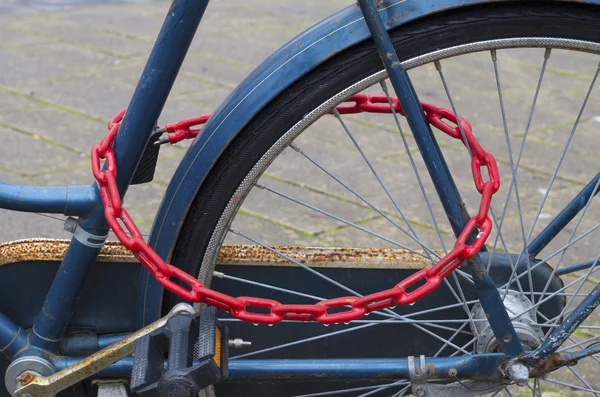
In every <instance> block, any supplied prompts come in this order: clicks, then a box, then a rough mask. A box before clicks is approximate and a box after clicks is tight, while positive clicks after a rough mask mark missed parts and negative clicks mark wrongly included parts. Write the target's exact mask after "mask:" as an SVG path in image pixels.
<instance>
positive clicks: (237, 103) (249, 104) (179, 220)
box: [138, 0, 600, 326]
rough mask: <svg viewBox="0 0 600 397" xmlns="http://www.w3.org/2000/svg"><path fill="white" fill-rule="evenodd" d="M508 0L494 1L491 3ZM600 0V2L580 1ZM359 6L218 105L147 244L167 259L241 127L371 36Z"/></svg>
mask: <svg viewBox="0 0 600 397" xmlns="http://www.w3.org/2000/svg"><path fill="white" fill-rule="evenodd" d="M507 1H508V0H493V2H495V3H499V2H507ZM490 2H492V1H481V0H384V1H383V4H382V6H381V7H380V11H379V12H380V14H381V16H382V18H383V20H384V21H385V26H386V29H388V30H390V29H393V28H395V27H398V26H400V25H402V24H405V23H407V22H409V21H412V20H415V19H418V18H423V17H425V16H428V15H431V14H434V13H439V12H442V11H447V10H451V9H454V8H457V7H468V6H472V5H476V4H484V3H490ZM578 2H579V3H586V4H599V3H600V0H590V1H578ZM370 36H371V35H370V33H369V30H368V27H367V25H366V23H365V21H364V18H363V16H362V14H361V12H360V9H359V7H358V5H356V4H355V5H352V6H349V7H347V8H345V9H343V10H341V11H339V12H338V13H336V14H333V15H332V16H330V17H328V18H326V19H325V20H323V21H321V22H319V23H318V24H316V25H314V26H313V27H311V28H309V29H308V30H306V31H304V32H303V33H301V34H300V35H298V36H297V37H295V38H294V39H292V40H291V41H289V42H288V43H287V44H285V45H284V46H283V47H281V48H280V49H279V50H278V51H276V52H275V53H274V54H273V55H271V56H270V57H269V58H267V59H266V60H265V61H264V62H263V63H262V64H261V65H260V66H258V67H257V68H256V69H255V70H254V71H253V72H252V73H251V74H250V75H249V76H248V77H247V78H246V79H245V80H244V81H243V82H242V83H241V84H240V85H239V86H238V87H237V88H236V89H235V90H234V91H233V92H232V93H231V94H230V95H229V97H228V98H227V99H226V100H225V101H224V102H223V103H222V104H221V106H220V107H219V108H218V110H217V111H216V112H215V113H214V114H213V115H212V116H211V118H210V120H209V121H208V123H207V124H206V125H205V126H204V128H203V130H202V134H200V135H199V136H198V137H197V138H196V139H195V140H194V142H193V143H192V145H191V146H190V148H189V150H188V151H187V153H186V154H185V156H184V158H183V160H182V161H181V163H180V165H179V167H178V168H177V171H176V172H175V174H174V176H173V179H172V180H171V182H170V184H169V186H168V188H167V191H166V193H165V196H164V198H163V201H162V204H161V206H160V209H159V211H158V214H157V217H156V220H155V222H154V226H153V228H152V233H151V237H150V244H151V245H152V246H153V247H154V248H155V250H156V251H157V252H158V254H159V255H160V256H161V257H163V258H166V259H169V258H170V257H171V254H172V249H173V247H174V245H175V241H176V240H177V235H178V233H179V230H180V228H181V226H182V224H183V221H184V219H185V217H186V214H187V212H188V209H189V207H190V205H191V203H192V201H193V199H194V197H195V195H196V192H197V191H198V189H199V187H200V184H201V183H202V181H203V180H204V178H205V177H206V176H207V174H208V173H209V171H210V169H211V167H212V165H213V164H214V163H215V162H216V161H217V159H218V158H219V156H220V154H221V153H222V152H223V151H224V150H225V148H226V147H227V145H228V144H229V142H231V141H232V140H233V139H234V138H235V137H236V135H237V134H238V133H239V132H240V131H241V130H242V128H243V127H244V126H245V125H246V124H247V123H248V122H249V121H250V120H251V119H252V118H253V117H254V116H255V115H256V114H257V113H258V112H259V111H260V110H261V109H262V108H264V107H265V106H266V105H267V104H268V103H269V102H271V101H272V100H273V99H274V98H275V97H276V96H277V95H279V94H280V93H281V92H282V91H283V90H285V89H286V88H287V87H289V86H290V85H291V84H293V83H294V82H295V81H297V80H298V79H299V78H301V77H302V76H304V75H305V74H307V73H308V72H310V71H311V70H312V69H314V68H315V67H317V66H318V65H320V64H321V63H323V62H324V61H326V60H327V59H329V58H331V57H332V56H334V55H335V54H337V53H339V52H341V51H343V50H345V49H347V48H349V47H351V46H353V45H355V44H357V43H359V42H362V41H364V40H367V39H369V38H370ZM142 277H143V279H142V283H141V288H140V299H139V302H140V310H139V317H138V325H139V326H142V325H146V324H148V323H150V322H152V321H154V320H156V319H157V318H158V317H159V315H160V310H161V301H162V288H161V287H160V286H159V285H158V283H156V281H155V280H154V279H153V278H151V277H148V273H147V272H144V275H143V276H142Z"/></svg>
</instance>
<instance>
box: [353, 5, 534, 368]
mask: <svg viewBox="0 0 600 397" xmlns="http://www.w3.org/2000/svg"><path fill="white" fill-rule="evenodd" d="M358 3H359V5H360V8H361V10H362V11H363V14H364V15H365V20H366V22H367V25H368V26H369V30H370V31H371V34H372V36H373V40H374V41H375V45H376V46H377V50H378V52H379V57H380V58H381V60H382V62H383V64H384V65H385V68H386V70H387V72H388V77H389V79H390V81H391V83H392V86H393V87H394V90H395V91H396V95H397V96H398V99H399V101H400V105H401V106H402V109H403V110H404V113H405V114H406V118H407V121H408V124H409V125H410V127H411V130H412V132H413V136H414V138H415V141H416V142H417V145H418V147H419V151H420V152H421V155H422V157H423V161H424V162H425V164H426V165H427V169H428V171H429V174H430V176H431V180H432V181H433V184H434V185H435V188H436V190H437V192H438V196H439V197H440V199H441V201H442V204H443V205H444V209H445V210H446V214H447V216H448V218H449V219H450V221H451V222H452V221H454V222H453V225H455V226H456V228H455V233H456V236H458V235H459V234H460V233H461V231H462V229H463V228H464V225H465V224H466V220H465V219H468V214H466V210H464V208H462V207H463V204H462V200H461V199H460V196H459V194H458V191H457V190H455V189H456V185H454V181H453V180H452V175H451V174H450V172H449V170H448V168H447V167H444V166H445V162H443V161H442V159H443V156H442V155H441V152H440V151H439V147H438V146H437V143H435V142H434V139H433V132H432V131H431V128H430V126H429V124H428V123H427V121H426V119H425V115H424V113H423V109H422V107H421V105H420V101H419V99H418V97H417V93H416V92H415V90H414V88H413V86H412V84H411V82H410V79H409V77H408V74H407V73H406V72H404V70H403V69H402V65H401V64H400V61H399V59H398V56H397V54H396V50H395V49H394V46H393V45H392V41H391V39H390V36H389V34H388V33H387V31H386V30H385V26H384V24H383V21H382V19H381V16H380V15H379V13H378V12H377V6H376V4H375V2H374V1H373V0H358ZM465 216H466V218H465ZM472 240H473V239H472V238H470V239H469V241H468V242H469V243H471V242H472ZM468 263H469V265H470V266H471V269H472V272H471V273H472V274H473V281H474V282H475V287H476V289H477V295H478V297H479V301H480V302H481V305H482V307H483V309H484V311H485V313H486V315H487V318H488V320H489V322H490V326H491V328H492V330H493V331H494V335H495V336H496V339H497V340H498V343H499V344H500V345H501V347H502V351H503V352H505V353H506V354H507V355H509V356H511V357H514V356H518V355H520V354H521V353H523V348H522V346H521V343H520V342H519V339H518V336H517V333H516V332H515V330H514V327H513V326H512V323H511V321H510V318H509V316H508V313H507V312H506V309H505V307H504V305H503V304H502V298H501V297H500V294H499V293H498V289H497V287H496V284H495V283H494V282H493V281H492V278H491V277H490V276H489V274H487V273H486V268H485V266H484V264H483V262H482V261H481V259H480V257H479V255H476V256H475V257H473V258H472V259H471V260H470V261H469V262H468Z"/></svg>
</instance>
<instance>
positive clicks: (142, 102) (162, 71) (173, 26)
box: [30, 0, 208, 352]
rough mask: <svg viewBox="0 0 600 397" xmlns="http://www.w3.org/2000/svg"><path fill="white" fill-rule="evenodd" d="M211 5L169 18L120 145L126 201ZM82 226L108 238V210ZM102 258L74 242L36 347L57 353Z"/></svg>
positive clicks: (181, 3) (197, 4) (184, 4)
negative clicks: (105, 214)
mask: <svg viewBox="0 0 600 397" xmlns="http://www.w3.org/2000/svg"><path fill="white" fill-rule="evenodd" d="M207 5H208V0H187V1H186V0H174V1H173V3H172V5H171V9H170V10H169V12H168V13H167V17H166V19H165V22H164V24H163V27H162V29H161V32H160V33H159V35H158V39H157V41H156V44H155V45H154V48H153V49H152V53H151V54H150V57H149V59H148V62H147V64H146V67H145V69H144V72H143V74H142V77H141V78H140V81H139V83H138V86H137V88H136V90H135V93H134V95H133V97H132V99H131V102H130V104H129V107H128V111H127V114H126V115H125V119H124V120H123V122H122V124H121V127H120V129H119V133H118V134H117V137H116V139H115V143H114V149H115V157H116V161H117V164H119V172H118V174H117V186H118V188H119V192H120V193H121V196H123V195H124V194H125V193H126V191H127V188H128V187H129V182H130V181H131V178H132V177H133V174H134V173H135V169H136V167H137V164H138V163H139V160H140V159H141V156H142V154H143V152H144V149H145V147H146V144H147V142H148V139H149V137H150V134H151V133H152V131H153V129H154V127H155V125H156V121H157V120H158V117H159V115H160V112H161V111H162V108H163V106H164V104H165V102H166V99H167V97H168V95H169V91H170V90H171V87H172V85H173V83H174V81H175V78H176V77H177V73H178V72H179V69H180V67H181V64H182V63H183V59H184V58H185V55H186V53H187V50H188V48H189V46H190V43H191V42H192V39H193V37H194V34H195V32H196V29H197V28H198V25H199V24H200V20H201V18H202V15H203V14H204V11H205V9H206V6H207ZM80 226H81V227H83V228H84V230H86V231H88V232H91V233H93V234H95V235H104V234H106V231H107V226H106V221H105V219H104V209H103V208H102V207H100V208H97V209H96V210H95V211H93V212H92V213H90V214H89V215H88V216H87V217H85V218H83V219H82V220H81V221H80ZM98 252H99V249H97V248H91V247H87V246H85V245H83V244H81V243H79V242H78V241H77V240H76V239H72V240H71V245H70V246H69V249H68V251H67V253H66V255H65V257H64V259H63V261H62V264H61V266H60V268H59V270H58V273H57V275H56V278H55V279H54V282H53V283H52V286H51V288H50V291H49V292H48V296H47V297H46V301H45V302H44V306H43V307H42V310H41V312H40V315H39V317H38V319H37V321H36V323H35V325H34V326H33V330H32V333H31V337H30V343H31V345H32V346H33V347H36V348H41V349H45V350H50V351H53V352H55V351H56V350H57V348H58V343H59V341H60V339H61V338H62V336H63V334H64V331H65V329H66V327H67V325H68V324H69V321H70V320H71V317H72V315H73V312H74V308H75V304H76V302H77V298H78V296H79V294H80V292H81V290H82V289H83V285H84V283H85V281H86V280H87V277H88V275H89V273H90V270H91V267H92V265H93V263H94V262H95V260H96V257H97V255H98Z"/></svg>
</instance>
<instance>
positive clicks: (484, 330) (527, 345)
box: [471, 290, 544, 354]
mask: <svg viewBox="0 0 600 397" xmlns="http://www.w3.org/2000/svg"><path fill="white" fill-rule="evenodd" d="M501 293H502V292H501ZM504 307H505V308H506V311H507V312H508V315H509V317H510V319H511V322H512V325H513V327H514V329H515V332H516V333H517V336H518V337H519V340H520V341H521V344H522V345H523V348H524V349H525V350H534V349H535V348H537V347H538V346H539V345H540V344H541V343H542V339H543V337H544V333H543V331H542V327H540V326H539V325H538V324H537V321H536V313H535V309H533V304H532V303H531V301H530V300H529V299H528V298H527V297H526V296H525V295H524V294H522V293H520V292H518V291H515V290H508V293H507V294H506V297H505V298H504ZM471 315H472V317H473V323H471V331H472V332H473V334H474V335H477V342H476V344H475V350H476V352H477V353H479V354H482V353H493V352H498V351H499V347H500V343H499V342H498V340H497V339H496V337H495V336H494V332H493V331H492V328H491V327H490V323H489V321H488V319H487V317H486V314H485V312H484V310H483V307H482V306H481V303H477V304H475V306H473V309H472V310H471Z"/></svg>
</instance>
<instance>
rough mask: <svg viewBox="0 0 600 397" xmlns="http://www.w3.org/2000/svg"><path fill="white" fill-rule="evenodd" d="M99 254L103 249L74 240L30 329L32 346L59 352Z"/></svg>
mask: <svg viewBox="0 0 600 397" xmlns="http://www.w3.org/2000/svg"><path fill="white" fill-rule="evenodd" d="M99 252H100V248H91V247H88V246H85V245H83V244H82V243H80V242H79V241H77V240H76V239H75V238H73V239H71V243H70V245H69V249H68V250H67V253H66V254H65V257H64V258H63V261H62V263H61V264H60V267H59V268H58V272H57V273H56V277H55V278H54V281H53V282H52V286H51V287H50V291H48V295H47V296H46V300H45V301H44V305H43V306H42V310H41V311H40V314H39V315H38V318H37V320H36V322H35V324H34V326H33V328H32V330H31V335H30V337H29V341H30V344H31V345H32V346H34V347H37V348H40V349H48V350H50V351H56V349H57V347H58V344H59V342H60V340H61V338H62V336H63V333H64V331H65V329H66V328H67V325H68V324H69V322H70V321H71V317H72V316H73V312H74V311H75V306H76V304H77V300H78V299H79V295H80V294H81V291H82V289H83V286H84V285H85V282H86V280H87V278H88V276H89V274H90V271H91V270H92V266H91V265H92V264H93V263H94V262H95V261H96V258H97V256H98V253H99Z"/></svg>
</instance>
